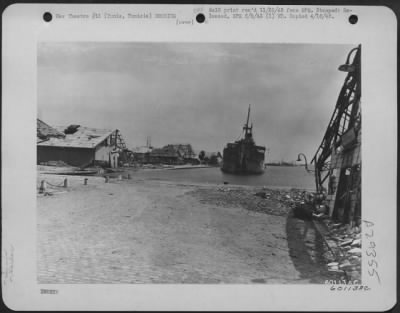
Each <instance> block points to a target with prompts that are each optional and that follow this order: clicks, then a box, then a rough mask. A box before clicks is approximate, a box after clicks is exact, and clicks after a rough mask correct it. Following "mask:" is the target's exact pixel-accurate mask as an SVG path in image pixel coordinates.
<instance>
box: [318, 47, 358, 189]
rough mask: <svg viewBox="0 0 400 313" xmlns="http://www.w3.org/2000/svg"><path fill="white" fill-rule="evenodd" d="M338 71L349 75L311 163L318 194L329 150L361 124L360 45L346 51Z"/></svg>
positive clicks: (326, 172)
mask: <svg viewBox="0 0 400 313" xmlns="http://www.w3.org/2000/svg"><path fill="white" fill-rule="evenodd" d="M352 56H353V59H352V62H351V63H350V59H351V57H352ZM339 70H340V71H344V72H348V74H347V76H346V79H345V81H344V84H343V87H342V89H341V90H340V93H339V97H338V100H337V102H336V107H335V110H334V112H333V114H332V117H331V119H330V122H329V125H328V127H327V129H326V132H325V135H324V137H323V139H322V142H321V144H320V146H319V147H318V149H317V152H316V153H315V155H314V157H313V158H312V160H311V164H312V163H314V164H315V185H316V189H317V192H319V191H322V185H323V183H324V182H325V180H326V179H327V178H328V177H329V175H330V157H331V154H332V149H333V148H337V147H338V146H339V145H340V138H341V136H342V135H343V134H344V133H345V132H346V131H347V130H349V129H350V128H352V127H354V126H355V124H356V122H357V123H361V115H360V99H361V45H359V46H358V47H356V48H354V49H352V50H351V51H350V52H349V54H348V55H347V59H346V63H345V64H343V65H341V66H339Z"/></svg>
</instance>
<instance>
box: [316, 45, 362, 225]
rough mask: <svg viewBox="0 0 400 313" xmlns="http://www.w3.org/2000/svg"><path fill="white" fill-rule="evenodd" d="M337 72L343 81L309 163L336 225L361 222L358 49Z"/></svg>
mask: <svg viewBox="0 0 400 313" xmlns="http://www.w3.org/2000/svg"><path fill="white" fill-rule="evenodd" d="M339 70H340V71H343V72H347V76H346V78H345V82H344V84H343V87H342V89H341V90H340V93H339V97H338V100H337V103H336V106H335V109H334V112H333V114H332V117H331V120H330V122H329V125H328V127H327V129H326V132H325V135H324V138H323V140H322V142H321V145H320V146H319V148H318V150H317V152H316V154H315V156H314V158H313V159H312V161H311V163H314V165H315V182H316V188H317V192H326V194H327V198H326V201H327V203H328V206H329V216H330V217H331V218H332V219H333V220H335V221H338V222H341V223H345V224H350V225H359V224H360V221H361V110H360V103H361V46H358V47H356V48H354V49H352V50H351V51H350V52H349V54H348V56H347V59H346V62H345V64H343V65H341V66H339Z"/></svg>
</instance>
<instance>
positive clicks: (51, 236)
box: [37, 174, 332, 284]
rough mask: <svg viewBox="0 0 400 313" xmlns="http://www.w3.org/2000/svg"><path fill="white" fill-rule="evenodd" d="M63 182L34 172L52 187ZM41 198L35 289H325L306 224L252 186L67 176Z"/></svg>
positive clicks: (314, 239) (320, 249)
mask: <svg viewBox="0 0 400 313" xmlns="http://www.w3.org/2000/svg"><path fill="white" fill-rule="evenodd" d="M64 177H65V176H59V175H45V174H39V177H38V186H39V185H40V181H41V180H43V179H44V180H46V181H47V182H49V183H51V184H52V185H54V186H57V185H62V182H63V179H64ZM68 181H69V187H68V188H63V187H51V186H50V185H48V186H49V187H51V188H52V189H49V190H48V191H50V192H52V193H51V194H49V195H46V196H44V195H42V194H41V195H38V198H37V217H38V220H37V221H38V246H37V248H38V282H39V283H211V284H214V283H245V284H246V283H290V284H293V283H324V282H325V280H326V279H332V275H330V273H328V272H327V270H326V266H325V264H326V260H325V258H324V255H325V254H326V253H328V252H327V251H326V248H325V247H324V245H323V241H322V239H321V238H320V237H319V236H318V232H316V231H315V229H314V228H313V226H312V223H306V222H304V221H302V220H298V219H294V218H293V217H291V214H290V212H289V209H288V208H287V207H286V206H285V205H284V204H282V203H281V202H279V201H278V200H277V199H276V198H272V199H269V200H268V199H260V198H259V197H256V196H255V195H254V191H255V189H254V188H244V187H243V188H241V187H232V186H224V185H218V186H217V185H185V184H177V183H166V182H157V181H140V180H138V181H135V180H124V181H118V180H116V179H112V180H110V182H109V183H105V182H104V179H103V178H101V177H88V185H84V184H83V181H84V177H80V176H70V177H68Z"/></svg>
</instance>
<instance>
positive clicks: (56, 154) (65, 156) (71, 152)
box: [37, 146, 95, 166]
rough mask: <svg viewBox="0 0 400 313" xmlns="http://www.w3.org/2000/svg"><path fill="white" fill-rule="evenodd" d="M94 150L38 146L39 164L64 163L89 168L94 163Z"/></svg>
mask: <svg viewBox="0 0 400 313" xmlns="http://www.w3.org/2000/svg"><path fill="white" fill-rule="evenodd" d="M94 156H95V153H94V149H88V148H71V147H52V146H37V163H38V164H40V163H42V162H48V161H63V162H65V163H67V164H69V165H73V166H87V165H89V164H92V163H93V161H94Z"/></svg>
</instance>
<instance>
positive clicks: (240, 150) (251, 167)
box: [221, 143, 265, 175]
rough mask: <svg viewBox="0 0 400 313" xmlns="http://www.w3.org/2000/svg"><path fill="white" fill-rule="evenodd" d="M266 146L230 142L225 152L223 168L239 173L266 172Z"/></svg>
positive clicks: (229, 171) (232, 172) (253, 173)
mask: <svg viewBox="0 0 400 313" xmlns="http://www.w3.org/2000/svg"><path fill="white" fill-rule="evenodd" d="M264 157H265V148H264V147H261V146H256V145H245V144H236V143H235V144H228V146H227V147H226V148H225V149H224V152H223V160H222V167H221V170H222V171H223V172H225V173H230V174H237V175H255V174H263V173H264Z"/></svg>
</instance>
